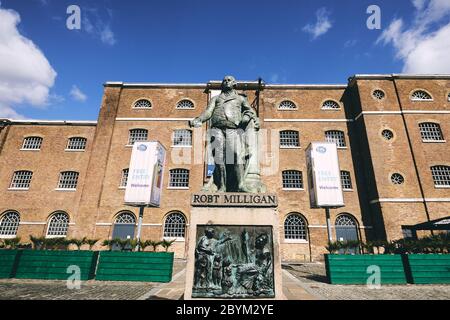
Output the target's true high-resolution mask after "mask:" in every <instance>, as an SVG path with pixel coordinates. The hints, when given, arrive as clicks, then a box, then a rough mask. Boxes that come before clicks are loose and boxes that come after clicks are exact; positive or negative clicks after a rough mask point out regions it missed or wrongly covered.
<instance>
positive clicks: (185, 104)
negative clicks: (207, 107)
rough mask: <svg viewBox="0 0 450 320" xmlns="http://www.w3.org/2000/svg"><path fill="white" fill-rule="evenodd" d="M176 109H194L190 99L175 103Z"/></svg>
mask: <svg viewBox="0 0 450 320" xmlns="http://www.w3.org/2000/svg"><path fill="white" fill-rule="evenodd" d="M176 108H177V109H194V103H193V102H192V101H191V100H188V99H184V100H181V101H179V102H178V103H177V107H176Z"/></svg>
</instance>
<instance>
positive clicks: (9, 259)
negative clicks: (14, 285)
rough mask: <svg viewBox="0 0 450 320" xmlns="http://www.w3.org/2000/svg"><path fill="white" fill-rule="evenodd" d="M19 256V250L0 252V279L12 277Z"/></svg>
mask: <svg viewBox="0 0 450 320" xmlns="http://www.w3.org/2000/svg"><path fill="white" fill-rule="evenodd" d="M19 256H20V251H19V250H7V249H4V250H0V279H7V278H13V277H14V270H15V267H16V265H17V262H18V258H19Z"/></svg>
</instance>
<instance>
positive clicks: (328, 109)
mask: <svg viewBox="0 0 450 320" xmlns="http://www.w3.org/2000/svg"><path fill="white" fill-rule="evenodd" d="M320 110H323V111H341V110H342V109H341V108H339V109H333V108H320Z"/></svg>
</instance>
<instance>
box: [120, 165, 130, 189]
mask: <svg viewBox="0 0 450 320" xmlns="http://www.w3.org/2000/svg"><path fill="white" fill-rule="evenodd" d="M128 171H129V169H128V168H126V169H123V170H122V177H121V178H120V187H126V186H127V181H128Z"/></svg>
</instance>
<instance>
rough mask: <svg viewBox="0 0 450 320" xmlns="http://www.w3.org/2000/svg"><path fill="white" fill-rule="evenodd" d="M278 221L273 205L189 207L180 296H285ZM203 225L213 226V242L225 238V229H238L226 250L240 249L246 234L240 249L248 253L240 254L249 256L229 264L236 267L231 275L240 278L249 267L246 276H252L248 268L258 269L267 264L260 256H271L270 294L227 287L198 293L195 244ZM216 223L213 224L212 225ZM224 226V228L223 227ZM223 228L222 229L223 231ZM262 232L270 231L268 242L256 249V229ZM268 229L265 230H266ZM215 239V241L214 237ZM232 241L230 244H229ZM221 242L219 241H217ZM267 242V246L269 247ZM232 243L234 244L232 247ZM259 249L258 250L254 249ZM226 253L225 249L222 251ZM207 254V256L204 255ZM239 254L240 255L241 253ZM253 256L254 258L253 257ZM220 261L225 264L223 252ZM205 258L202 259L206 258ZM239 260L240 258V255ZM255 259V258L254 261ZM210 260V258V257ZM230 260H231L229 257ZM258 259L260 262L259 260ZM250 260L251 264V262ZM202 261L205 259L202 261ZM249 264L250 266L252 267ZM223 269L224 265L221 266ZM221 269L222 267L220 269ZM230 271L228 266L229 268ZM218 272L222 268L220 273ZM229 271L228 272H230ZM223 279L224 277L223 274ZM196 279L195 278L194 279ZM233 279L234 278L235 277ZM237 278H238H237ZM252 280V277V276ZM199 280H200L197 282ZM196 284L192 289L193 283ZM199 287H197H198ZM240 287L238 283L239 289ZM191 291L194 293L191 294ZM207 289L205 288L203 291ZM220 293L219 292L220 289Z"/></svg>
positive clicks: (188, 297)
mask: <svg viewBox="0 0 450 320" xmlns="http://www.w3.org/2000/svg"><path fill="white" fill-rule="evenodd" d="M278 224H279V220H278V217H277V210H276V209H274V208H248V207H247V208H217V207H216V208H213V207H193V208H192V211H191V221H190V225H189V244H188V254H187V266H186V288H185V293H184V298H185V299H187V300H190V299H196V298H197V297H199V298H201V299H208V298H212V299H214V298H216V299H277V300H281V299H285V297H284V295H283V293H282V283H281V282H282V273H281V259H280V253H279V252H280V251H279V246H280V240H279V239H280V235H279V232H278V229H279V228H278ZM206 225H207V226H208V227H212V228H213V229H216V230H217V232H218V233H220V234H216V235H215V236H214V237H215V238H216V239H217V241H219V242H220V240H221V239H224V238H226V237H224V236H223V233H224V232H226V230H227V229H229V230H231V231H235V230H239V231H240V233H239V235H241V236H240V237H236V236H235V235H233V236H232V238H233V239H234V240H229V243H230V245H229V246H230V248H231V249H230V250H231V252H233V248H243V247H245V245H243V243H246V242H245V241H244V240H242V239H243V238H245V237H246V236H247V239H248V241H247V246H246V248H244V249H243V251H245V252H248V254H244V256H246V257H247V256H250V258H249V259H248V260H247V261H246V262H248V264H246V263H240V264H239V265H234V266H232V267H233V268H234V269H233V270H239V271H234V272H233V276H235V275H236V274H239V276H240V277H242V274H244V275H246V274H245V273H244V272H243V271H242V270H245V268H247V267H248V266H249V269H247V270H250V272H249V273H248V274H250V278H251V277H252V275H251V271H252V270H253V271H254V270H255V269H256V270H261V268H260V267H261V265H262V266H263V268H264V266H265V265H267V260H268V259H264V258H261V257H264V256H267V255H272V257H271V260H272V261H271V264H272V266H273V273H272V272H270V276H269V277H268V278H269V279H270V280H271V281H273V282H270V283H273V287H272V290H271V293H269V294H266V292H265V291H264V290H259V291H256V292H257V293H256V294H255V295H254V296H252V295H251V294H250V295H249V294H248V293H245V294H242V290H241V291H239V290H237V291H235V290H231V291H229V292H231V294H222V295H221V294H218V295H217V296H216V295H215V293H214V292H215V291H217V290H216V289H211V290H210V291H211V292H213V293H212V294H210V296H203V297H200V296H201V295H202V290H203V289H202V288H201V286H202V285H200V286H198V283H199V281H198V279H199V278H201V277H199V273H198V272H197V273H196V264H195V260H196V258H195V251H196V247H197V246H198V241H199V239H200V238H201V237H202V236H203V231H204V230H205V228H206ZM214 226H217V227H214ZM227 227H228V228H227ZM199 230H200V232H202V233H201V234H199V235H197V231H199ZM224 230H225V231H224ZM260 231H265V233H266V234H267V233H270V234H271V235H270V239H269V240H270V241H269V242H270V243H268V244H267V245H266V247H264V249H258V245H257V243H256V242H258V241H260V240H261V237H260V235H259V234H258V232H260ZM267 231H269V232H267ZM215 241H216V240H215ZM233 242H234V244H233ZM224 243H225V244H224V245H227V244H226V242H224ZM221 245H222V244H221ZM269 245H270V246H271V247H269ZM233 246H234V247H233ZM269 249H270V250H269ZM258 250H259V251H258ZM225 252H226V251H225ZM206 256H207V255H206ZM241 256H242V254H241ZM255 257H256V258H255ZM222 258H223V261H222V263H223V264H224V265H225V262H224V261H225V260H226V259H227V255H226V254H225V255H224V254H222ZM207 259H208V258H205V260H207ZM241 259H242V258H241ZM255 259H256V260H257V261H256V263H255ZM211 260H213V258H211ZM211 260H210V261H209V262H207V263H208V264H209V267H208V268H210V270H213V267H214V265H213V262H211ZM231 260H233V259H231ZM261 261H262V262H261ZM252 263H253V265H252ZM205 264H206V262H205ZM252 267H253V269H252ZM223 268H225V267H223ZM223 270H225V269H223ZM230 270H231V267H230ZM220 273H221V274H222V271H221V272H220ZM230 274H231V271H230ZM224 278H225V276H224ZM195 279H197V281H196V280H195ZM236 279H237V278H236ZM240 279H241V278H240ZM253 279H255V278H253ZM200 283H201V281H200ZM218 283H219V285H217V284H216V287H215V288H219V291H222V289H220V286H221V285H220V283H221V282H220V281H219V282H218ZM256 283H258V285H257V286H256V287H259V288H264V285H259V282H256ZM195 284H197V286H196V288H195V289H194V285H195ZM199 288H200V289H199ZM240 289H242V286H241V288H240ZM193 291H194V296H193ZM206 291H207V290H206ZM222 292H223V291H222Z"/></svg>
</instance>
